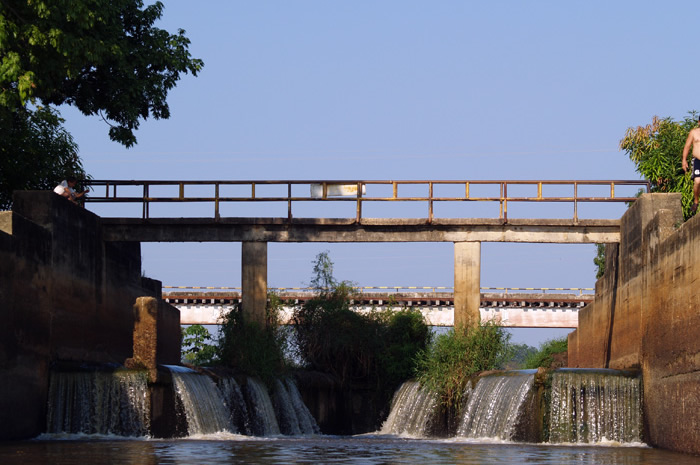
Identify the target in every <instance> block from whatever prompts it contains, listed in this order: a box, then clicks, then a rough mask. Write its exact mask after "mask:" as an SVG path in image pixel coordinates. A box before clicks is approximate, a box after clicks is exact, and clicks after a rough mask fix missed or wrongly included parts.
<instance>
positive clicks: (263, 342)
mask: <svg viewBox="0 0 700 465" xmlns="http://www.w3.org/2000/svg"><path fill="white" fill-rule="evenodd" d="M280 303H281V301H280V299H279V297H278V296H276V295H274V294H270V295H268V306H267V312H266V325H265V327H261V326H260V325H259V324H258V323H256V322H253V321H246V320H245V317H244V315H243V311H242V309H241V307H240V306H235V307H233V308H231V310H229V312H228V313H226V314H225V315H224V316H223V317H222V320H221V334H220V337H219V345H218V350H217V355H218V358H219V360H220V362H221V363H222V364H223V365H225V366H228V367H232V368H236V369H238V370H240V371H241V372H243V373H245V374H248V375H251V376H257V377H259V378H260V379H262V380H263V381H264V382H265V383H266V384H267V385H268V386H271V385H272V384H271V383H272V382H273V381H274V379H275V378H277V377H279V376H280V375H282V374H284V372H285V371H286V369H287V364H286V361H285V357H284V354H285V351H286V350H287V338H286V334H285V332H284V331H283V329H282V328H281V326H280V325H279V321H280V317H279V310H280Z"/></svg>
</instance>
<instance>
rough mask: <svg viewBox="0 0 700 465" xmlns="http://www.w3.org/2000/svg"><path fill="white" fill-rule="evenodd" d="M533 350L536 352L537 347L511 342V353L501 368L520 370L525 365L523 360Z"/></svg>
mask: <svg viewBox="0 0 700 465" xmlns="http://www.w3.org/2000/svg"><path fill="white" fill-rule="evenodd" d="M535 352H537V349H536V348H534V347H532V346H529V345H527V344H511V346H510V354H511V355H510V358H509V360H508V361H507V362H506V363H505V364H504V366H503V368H504V369H506V370H520V369H522V368H524V367H525V360H527V358H528V357H529V356H530V355H531V354H533V353H535Z"/></svg>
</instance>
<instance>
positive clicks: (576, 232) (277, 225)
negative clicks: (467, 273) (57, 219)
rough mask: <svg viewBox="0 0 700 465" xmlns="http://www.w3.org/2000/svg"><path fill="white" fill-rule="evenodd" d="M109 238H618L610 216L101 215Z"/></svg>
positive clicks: (594, 240) (596, 240)
mask: <svg viewBox="0 0 700 465" xmlns="http://www.w3.org/2000/svg"><path fill="white" fill-rule="evenodd" d="M101 223H102V228H103V238H104V239H105V240H107V241H138V242H242V241H265V242H462V241H482V242H548V243H594V244H595V243H608V242H619V240H620V221H619V220H613V219H590V220H583V219H580V220H572V219H510V220H507V221H506V220H504V219H497V218H434V219H433V220H432V221H429V220H428V219H426V218H363V219H362V220H360V221H357V220H355V219H347V218H294V219H292V220H289V219H287V218H218V219H216V218H101Z"/></svg>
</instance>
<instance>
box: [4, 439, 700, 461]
mask: <svg viewBox="0 0 700 465" xmlns="http://www.w3.org/2000/svg"><path fill="white" fill-rule="evenodd" d="M98 463H99V464H114V465H121V464H129V465H137V464H138V465H141V464H148V465H160V464H188V465H189V464H237V463H257V464H299V463H301V464H305V463H308V464H311V463H327V464H333V463H343V464H405V463H418V464H421V465H425V464H456V463H460V464H475V465H476V464H486V465H488V464H504V463H505V464H507V463H513V464H519V463H527V464H562V463H576V464H591V465H593V464H596V465H601V464H602V465H605V464H610V465H617V464H625V465H631V464H645V465H655V464H659V465H668V464H673V465H687V464H699V463H700V457H694V456H689V455H683V454H678V453H674V452H668V451H663V450H659V449H652V448H649V447H645V446H643V445H638V446H633V445H624V446H620V445H616V444H610V445H597V446H583V445H546V444H516V443H505V442H478V440H464V439H461V440H457V439H446V440H426V439H409V438H400V437H396V436H376V435H365V436H353V437H337V436H312V437H274V438H250V437H245V436H235V435H226V436H221V435H218V436H217V435H209V436H206V437H203V438H202V439H191V438H190V439H173V440H147V439H143V440H117V439H95V438H94V437H90V438H86V439H81V440H78V439H75V438H71V439H63V440H57V439H42V440H33V441H23V442H7V443H0V464H3V465H14V464H23V465H28V464H29V465H31V464H55V465H73V464H74V465H88V464H98Z"/></svg>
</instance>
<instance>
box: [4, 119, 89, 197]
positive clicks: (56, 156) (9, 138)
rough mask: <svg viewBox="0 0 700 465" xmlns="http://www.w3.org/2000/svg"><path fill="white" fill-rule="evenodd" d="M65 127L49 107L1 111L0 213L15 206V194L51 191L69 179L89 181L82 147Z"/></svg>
mask: <svg viewBox="0 0 700 465" xmlns="http://www.w3.org/2000/svg"><path fill="white" fill-rule="evenodd" d="M62 123H63V119H61V117H60V116H59V115H58V112H56V111H55V110H53V109H51V108H49V107H40V108H37V109H36V110H33V111H30V110H25V109H24V108H19V109H17V110H8V109H6V108H2V107H0V141H2V143H0V210H7V209H9V208H10V207H11V206H12V192H13V191H15V190H25V189H41V190H44V189H45V190H49V189H53V188H54V187H55V186H56V184H58V182H59V181H61V179H63V178H65V177H66V176H74V177H75V178H77V179H82V178H85V177H86V175H85V171H84V169H83V166H82V162H81V160H80V157H78V146H77V145H76V144H75V142H74V141H73V138H72V137H71V135H70V134H69V133H68V132H67V131H66V130H65V129H64V128H63V126H62Z"/></svg>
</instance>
